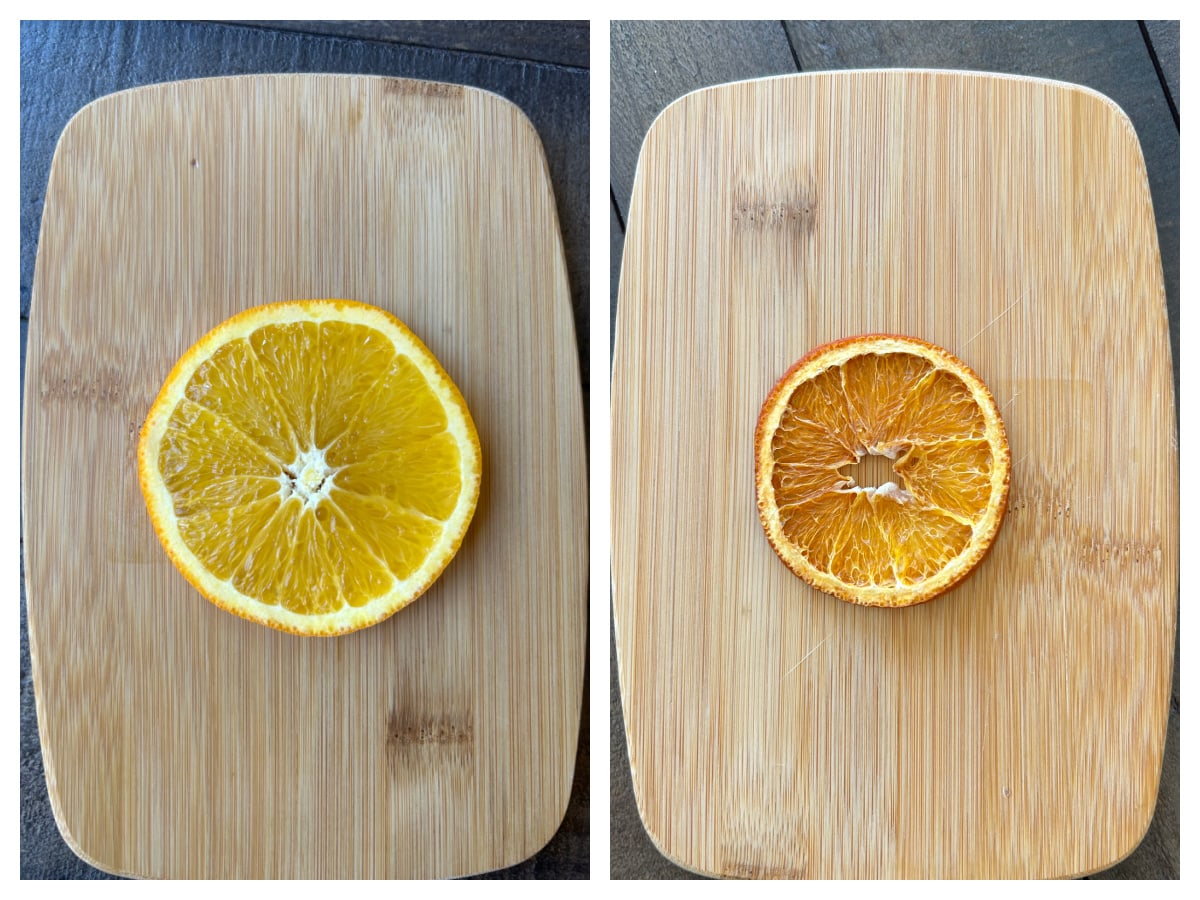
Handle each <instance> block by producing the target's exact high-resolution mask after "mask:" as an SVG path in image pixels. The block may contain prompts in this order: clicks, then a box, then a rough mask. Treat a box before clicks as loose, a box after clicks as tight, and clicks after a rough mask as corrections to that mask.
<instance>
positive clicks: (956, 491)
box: [754, 335, 1011, 607]
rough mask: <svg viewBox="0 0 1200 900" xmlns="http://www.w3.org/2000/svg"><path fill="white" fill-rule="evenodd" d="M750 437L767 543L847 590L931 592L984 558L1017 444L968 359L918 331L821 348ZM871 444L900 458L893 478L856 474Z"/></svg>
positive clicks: (818, 582)
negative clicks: (918, 336) (914, 334)
mask: <svg viewBox="0 0 1200 900" xmlns="http://www.w3.org/2000/svg"><path fill="white" fill-rule="evenodd" d="M754 440H755V485H756V488H757V494H758V511H759V517H760V518H761V519H762V524H763V528H764V529H765V531H766V534H767V538H768V540H769V541H770V542H771V546H772V547H774V548H775V552H776V553H777V554H778V555H779V558H780V559H782V560H783V562H784V563H785V564H786V565H787V566H788V568H790V569H791V570H792V571H793V572H795V573H796V574H797V575H799V576H800V577H801V578H803V579H804V580H805V581H807V582H808V583H809V584H811V585H812V586H813V587H815V588H818V589H820V590H822V591H825V592H826V593H829V594H832V595H833V596H835V597H839V598H841V599H842V600H846V601H849V602H851V603H858V604H863V605H867V606H890V607H898V606H911V605H913V604H915V603H923V602H925V601H926V600H932V599H933V598H934V597H936V596H938V595H939V594H941V593H943V592H945V591H947V590H949V589H950V588H952V587H953V586H954V585H956V584H958V583H959V582H960V581H962V580H963V579H964V578H966V577H967V575H968V574H970V572H971V571H972V570H973V569H974V568H975V566H977V565H978V564H979V562H980V560H982V559H983V557H984V555H985V554H986V553H987V551H988V549H989V548H990V547H991V545H992V541H993V540H994V539H995V537H996V532H997V530H998V529H999V527H1000V522H1001V521H1002V520H1003V518H1004V510H1005V504H1006V503H1007V500H1008V483H1009V474H1010V469H1011V456H1010V453H1009V448H1008V441H1007V438H1006V436H1005V433H1004V423H1003V422H1002V421H1001V419H1000V413H999V411H998V410H997V409H996V402H995V400H994V399H993V398H992V395H991V393H990V392H989V391H988V389H987V387H986V386H985V385H984V383H983V382H982V381H981V380H980V378H979V376H978V375H976V374H975V373H974V372H973V371H971V369H970V368H969V367H968V366H967V365H966V364H965V363H963V362H962V361H961V360H958V359H956V358H955V357H954V356H952V355H951V354H950V353H948V352H947V351H945V350H943V349H941V348H940V347H936V346H934V345H933V344H929V343H926V342H925V341H921V340H918V339H916V338H909V337H899V336H895V335H865V336H862V337H853V338H847V339H845V340H840V341H836V342H834V343H831V344H826V345H825V346H823V347H818V348H817V349H816V350H814V351H813V352H811V353H810V354H808V355H807V356H805V357H804V358H803V359H801V360H800V361H799V362H798V363H796V364H795V365H794V366H792V368H791V369H789V370H788V372H787V373H786V374H785V375H784V376H783V377H782V378H781V379H780V380H779V382H778V383H777V384H776V385H775V387H774V389H773V390H772V391H771V393H770V394H769V395H768V397H767V399H766V402H765V403H764V404H763V407H762V412H761V414H760V415H759V418H758V428H757V430H756V431H755V437H754ZM870 457H881V458H882V459H881V460H879V461H877V462H886V461H887V460H890V461H891V469H892V472H893V474H892V476H891V477H889V478H888V480H886V481H883V482H882V483H880V484H862V483H859V482H862V481H863V480H864V479H863V477H862V476H863V470H864V469H866V468H868V463H867V462H863V461H864V460H867V461H868V462H870ZM885 467H886V466H885ZM856 476H857V478H858V480H857V481H856ZM893 479H894V480H893ZM867 480H870V478H869V476H868V478H867Z"/></svg>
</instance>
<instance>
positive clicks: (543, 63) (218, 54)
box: [21, 22, 590, 878]
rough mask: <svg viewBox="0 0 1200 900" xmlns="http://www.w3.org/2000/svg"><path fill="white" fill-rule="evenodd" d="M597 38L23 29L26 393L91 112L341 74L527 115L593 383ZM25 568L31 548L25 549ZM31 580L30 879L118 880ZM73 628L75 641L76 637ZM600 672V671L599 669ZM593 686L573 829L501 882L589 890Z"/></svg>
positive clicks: (348, 25) (25, 720)
mask: <svg viewBox="0 0 1200 900" xmlns="http://www.w3.org/2000/svg"><path fill="white" fill-rule="evenodd" d="M588 46H589V31H588V25H587V23H579V22H540V23H521V22H447V23H439V22H418V23H403V22H270V23H245V22H243V23H189V22H142V23H138V22H80V23H74V22H72V23H64V22H23V23H22V24H21V379H22V380H21V391H22V396H23V395H24V377H25V342H26V334H27V331H28V325H29V321H28V320H29V302H30V286H31V284H32V283H33V265H34V257H35V255H36V253H37V240H38V229H39V227H40V223H41V216H42V198H43V195H44V192H45V189H46V180H47V177H48V175H49V171H50V159H51V157H52V155H53V153H54V147H55V144H56V143H57V141H58V137H59V135H60V134H61V133H62V130H63V127H64V126H65V125H66V124H67V121H68V120H69V119H70V118H71V116H72V115H74V114H75V113H76V112H78V111H79V109H80V108H82V107H83V106H84V105H86V104H87V103H89V102H90V101H92V100H94V99H96V98H97V97H101V96H103V95H105V94H109V93H112V92H113V91H119V90H122V89H125V88H130V87H136V86H138V85H145V84H153V83H157V82H163V81H175V80H180V79H185V78H200V77H207V76H213V75H238V74H249V73H264V72H338V73H360V74H373V75H390V76H397V77H406V78H424V79H429V80H433V81H448V82H454V83H458V84H465V85H472V86H475V87H481V88H485V89H487V90H490V91H493V92H495V93H497V94H500V95H502V96H504V97H506V98H508V99H509V100H511V101H513V102H514V103H516V104H517V105H518V106H519V107H520V108H521V109H522V110H523V111H524V112H525V114H526V115H527V116H529V118H530V120H531V121H532V122H533V124H534V127H535V128H536V129H537V131H538V134H539V135H540V137H541V139H542V144H543V146H544V147H545V150H546V158H547V162H548V164H549V168H550V179H551V182H552V184H553V187H554V194H555V198H556V201H557V205H558V216H559V223H560V226H561V229H562V237H563V246H564V249H565V252H566V259H567V274H568V278H569V280H570V287H571V299H572V304H573V308H574V313H575V329H576V334H577V335H578V338H579V354H580V360H581V365H580V371H581V372H582V374H583V387H584V410H585V414H586V410H587V391H588V379H587V368H586V364H585V363H586V360H587V358H588V331H587V328H588V169H589V159H590V157H589V151H588V121H589V103H588V98H589V91H588V87H589V60H588ZM21 556H22V561H23V560H24V548H23V547H22V554H21ZM25 621H26V620H25V576H24V567H23V565H22V573H21V877H22V878H107V877H110V876H108V875H106V874H105V873H104V872H100V871H98V870H97V869H94V868H92V867H91V866H89V865H87V864H86V863H84V862H83V861H82V860H80V859H79V858H78V857H76V856H75V854H74V853H73V852H72V851H71V850H70V848H68V847H67V845H66V844H65V843H64V842H63V840H62V837H61V836H60V835H59V832H58V829H57V827H56V826H55V824H54V817H53V814H52V812H51V809H50V803H49V799H48V797H47V794H46V778H45V773H44V771H43V768H42V756H41V748H40V745H39V742H38V733H37V719H36V716H35V712H34V696H33V679H32V673H31V671H30V662H29V638H28V633H27V629H26V624H25ZM65 627H69V624H67V625H66V626H65ZM585 672H586V668H585ZM587 692H588V681H587V676H586V674H585V676H584V685H583V695H582V696H583V698H584V703H583V720H582V725H581V729H580V734H579V749H578V755H577V758H576V764H575V781H574V784H573V786H572V790H571V797H570V803H569V806H568V808H567V813H566V817H565V819H564V820H563V823H562V825H561V827H560V828H559V830H558V832H557V834H556V835H555V836H554V837H553V838H552V839H551V841H550V843H549V844H548V845H547V846H546V847H545V849H543V850H542V851H541V852H540V853H538V854H537V855H535V856H534V857H532V858H531V859H529V860H527V861H526V862H524V863H521V864H520V865H517V866H513V867H512V868H509V869H504V870H502V871H500V872H495V873H491V874H490V875H488V876H485V877H491V878H587V877H588V822H589V815H588V809H589V796H588V766H589V762H588V732H589V728H588V707H587V696H588V693H587Z"/></svg>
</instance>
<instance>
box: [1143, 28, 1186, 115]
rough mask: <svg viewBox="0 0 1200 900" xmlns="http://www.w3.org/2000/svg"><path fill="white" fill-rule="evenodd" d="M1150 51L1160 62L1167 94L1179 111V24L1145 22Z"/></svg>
mask: <svg viewBox="0 0 1200 900" xmlns="http://www.w3.org/2000/svg"><path fill="white" fill-rule="evenodd" d="M1142 25H1143V26H1144V27H1145V29H1146V36H1147V37H1148V38H1149V39H1150V49H1151V51H1152V52H1153V54H1154V57H1155V59H1157V60H1158V66H1159V69H1160V70H1161V71H1162V77H1163V79H1164V80H1165V81H1166V82H1167V92H1168V93H1169V94H1170V96H1171V102H1172V103H1174V104H1175V109H1176V111H1178V109H1179V22H1178V21H1174V22H1143V23H1142Z"/></svg>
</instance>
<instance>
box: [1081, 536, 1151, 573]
mask: <svg viewBox="0 0 1200 900" xmlns="http://www.w3.org/2000/svg"><path fill="white" fill-rule="evenodd" d="M1074 550H1075V558H1076V560H1077V561H1078V562H1079V563H1080V564H1082V565H1084V566H1086V567H1088V568H1090V569H1101V568H1113V569H1115V570H1117V571H1125V570H1127V569H1130V568H1136V567H1149V568H1151V569H1159V568H1161V566H1162V557H1163V548H1162V541H1161V540H1159V539H1158V538H1154V539H1152V540H1149V541H1139V540H1133V539H1131V538H1128V537H1121V536H1120V535H1117V536H1115V537H1113V536H1107V535H1101V534H1095V533H1091V534H1089V533H1082V534H1079V535H1078V536H1077V538H1076V541H1075V544H1074Z"/></svg>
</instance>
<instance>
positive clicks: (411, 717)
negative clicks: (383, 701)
mask: <svg viewBox="0 0 1200 900" xmlns="http://www.w3.org/2000/svg"><path fill="white" fill-rule="evenodd" d="M474 749H475V729H474V726H473V724H472V723H471V722H470V721H469V720H467V719H458V718H452V717H448V716H430V715H422V714H418V713H413V712H409V711H406V710H399V709H395V708H393V709H392V710H391V711H390V712H389V713H388V721H387V757H388V760H389V761H390V762H391V763H392V765H405V766H407V765H413V764H415V763H417V762H419V761H422V760H429V759H435V760H440V761H449V762H455V763H466V762H467V761H468V760H469V759H470V757H471V754H472V753H473V751H474Z"/></svg>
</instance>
